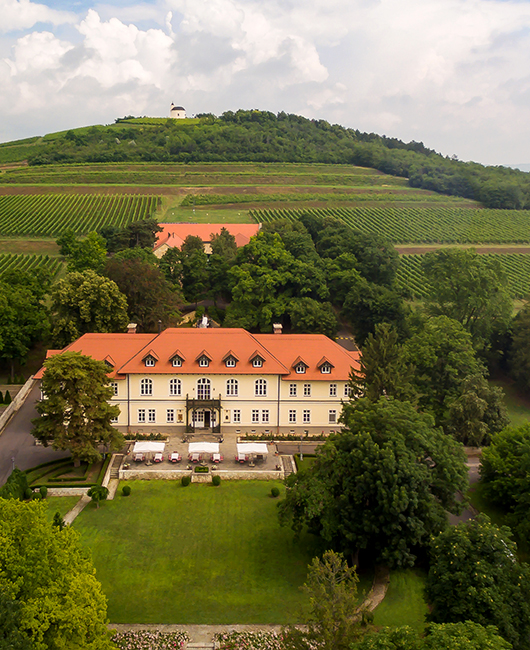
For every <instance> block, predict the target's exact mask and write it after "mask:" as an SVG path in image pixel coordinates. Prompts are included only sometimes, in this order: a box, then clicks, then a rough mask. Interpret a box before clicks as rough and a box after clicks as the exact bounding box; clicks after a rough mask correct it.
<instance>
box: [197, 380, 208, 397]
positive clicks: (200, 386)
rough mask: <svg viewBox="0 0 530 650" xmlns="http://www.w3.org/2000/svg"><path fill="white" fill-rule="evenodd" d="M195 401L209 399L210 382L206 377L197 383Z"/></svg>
mask: <svg viewBox="0 0 530 650" xmlns="http://www.w3.org/2000/svg"><path fill="white" fill-rule="evenodd" d="M197 399H210V380H209V379H206V377H203V378H202V379H199V380H198V381H197Z"/></svg>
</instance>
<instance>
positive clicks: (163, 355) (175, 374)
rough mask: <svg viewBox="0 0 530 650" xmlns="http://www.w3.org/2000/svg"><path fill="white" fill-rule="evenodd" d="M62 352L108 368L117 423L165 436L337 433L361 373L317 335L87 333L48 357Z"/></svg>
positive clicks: (355, 358)
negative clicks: (352, 378)
mask: <svg viewBox="0 0 530 650" xmlns="http://www.w3.org/2000/svg"><path fill="white" fill-rule="evenodd" d="M67 350H74V351H77V352H82V353H83V354H85V355H88V356H91V357H93V358H94V359H98V360H101V361H104V362H105V363H106V364H107V366H108V368H109V377H110V379H111V381H112V387H113V389H114V397H113V398H112V403H115V404H118V405H119V407H120V415H119V417H118V418H117V419H116V421H115V425H116V426H118V427H120V428H123V429H130V430H133V431H135V430H136V431H137V430H139V429H143V428H149V429H152V430H157V429H159V430H160V431H165V432H167V433H170V432H173V433H176V432H179V431H181V432H185V431H188V432H189V431H193V430H194V429H199V428H200V429H210V430H212V431H214V432H219V433H220V432H221V431H227V430H232V431H234V430H235V431H236V432H237V431H241V432H249V433H250V432H252V431H254V430H255V431H257V432H264V433H266V432H278V433H289V432H290V431H296V432H297V433H298V432H301V431H309V432H317V431H318V433H320V432H321V431H329V430H335V429H337V428H338V427H339V426H340V425H339V424H338V419H339V416H340V412H341V407H342V401H343V400H344V399H345V398H348V396H349V392H350V387H349V384H348V380H349V375H350V371H351V368H352V367H355V368H358V367H359V353H358V352H349V351H347V350H345V349H344V348H342V347H341V346H340V345H338V344H337V343H335V342H334V341H332V340H331V339H329V338H327V337H326V336H324V335H322V334H250V333H249V332H247V331H246V330H243V329H223V328H216V329H186V328H170V329H166V330H164V331H163V332H161V333H160V334H137V333H135V331H134V330H131V332H130V333H127V334H85V335H84V336H82V337H81V338H79V339H78V340H77V341H75V342H74V343H72V344H71V345H69V346H68V347H66V348H65V349H64V350H50V352H49V353H48V354H49V356H50V355H54V354H61V353H62V352H65V351H67ZM42 373H43V370H40V371H39V373H37V375H36V378H37V379H39V378H41V377H42Z"/></svg>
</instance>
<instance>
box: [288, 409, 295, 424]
mask: <svg viewBox="0 0 530 650" xmlns="http://www.w3.org/2000/svg"><path fill="white" fill-rule="evenodd" d="M289 424H296V411H294V410H292V409H291V410H290V411H289Z"/></svg>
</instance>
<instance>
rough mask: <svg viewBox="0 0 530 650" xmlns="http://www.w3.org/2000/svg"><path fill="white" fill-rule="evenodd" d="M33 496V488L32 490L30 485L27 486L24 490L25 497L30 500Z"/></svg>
mask: <svg viewBox="0 0 530 650" xmlns="http://www.w3.org/2000/svg"><path fill="white" fill-rule="evenodd" d="M32 497H33V490H32V489H31V488H29V487H28V488H26V489H25V490H24V499H27V500H29V499H31V498H32Z"/></svg>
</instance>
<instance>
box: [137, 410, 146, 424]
mask: <svg viewBox="0 0 530 650" xmlns="http://www.w3.org/2000/svg"><path fill="white" fill-rule="evenodd" d="M138 422H145V409H138Z"/></svg>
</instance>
